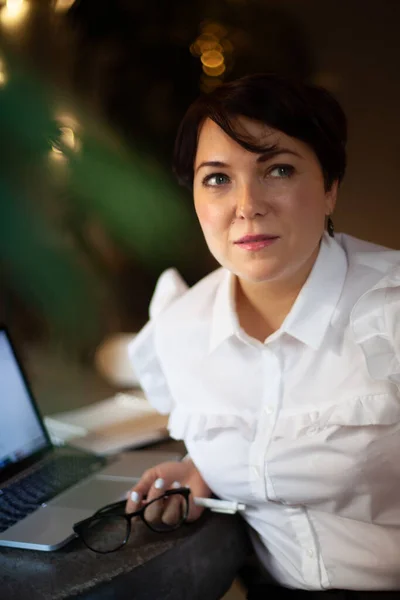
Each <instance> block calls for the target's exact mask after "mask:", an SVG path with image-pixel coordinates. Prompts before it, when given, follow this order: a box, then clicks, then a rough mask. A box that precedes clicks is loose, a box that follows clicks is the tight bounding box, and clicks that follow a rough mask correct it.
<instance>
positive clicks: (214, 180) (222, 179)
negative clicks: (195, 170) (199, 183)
mask: <svg viewBox="0 0 400 600" xmlns="http://www.w3.org/2000/svg"><path fill="white" fill-rule="evenodd" d="M229 181H230V179H229V177H228V175H224V174H223V173H212V174H211V175H207V176H206V177H204V179H203V185H206V186H211V187H217V186H220V185H225V184H226V183H229Z"/></svg>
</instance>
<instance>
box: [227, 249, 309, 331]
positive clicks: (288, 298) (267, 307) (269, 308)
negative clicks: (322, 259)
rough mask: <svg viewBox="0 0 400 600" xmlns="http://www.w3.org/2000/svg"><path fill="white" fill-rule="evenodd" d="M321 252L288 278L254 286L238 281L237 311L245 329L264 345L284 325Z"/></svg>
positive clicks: (241, 324) (252, 283)
mask: <svg viewBox="0 0 400 600" xmlns="http://www.w3.org/2000/svg"><path fill="white" fill-rule="evenodd" d="M317 256H318V252H317V253H316V254H315V255H313V256H312V257H311V259H310V261H308V262H307V264H305V265H303V268H301V269H299V270H298V271H297V272H296V273H295V274H294V275H292V276H291V277H288V278H287V279H279V280H274V281H267V282H264V281H263V282H260V283H254V282H249V281H247V280H243V279H239V278H237V279H236V293H235V301H236V312H237V315H238V318H239V323H240V326H241V327H242V329H243V330H244V331H245V332H246V333H247V334H248V335H250V336H251V337H254V338H256V339H258V340H260V341H261V342H264V340H265V339H266V338H267V337H269V336H270V335H272V334H273V333H274V332H275V331H276V330H277V329H279V327H280V326H281V325H282V323H283V321H284V320H285V318H286V316H287V315H288V314H289V312H290V310H291V308H292V306H293V304H294V303H295V301H296V298H297V296H298V295H299V293H300V290H301V288H302V287H303V285H304V284H305V282H306V281H307V278H308V276H309V274H310V272H311V270H312V268H313V265H314V263H315V260H316V257H317Z"/></svg>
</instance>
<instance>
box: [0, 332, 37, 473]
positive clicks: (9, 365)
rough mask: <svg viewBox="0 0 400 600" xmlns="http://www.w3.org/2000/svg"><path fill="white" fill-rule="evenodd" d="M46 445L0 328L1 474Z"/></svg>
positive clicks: (11, 351)
mask: <svg viewBox="0 0 400 600" xmlns="http://www.w3.org/2000/svg"><path fill="white" fill-rule="evenodd" d="M48 446H49V442H48V439H47V437H46V435H45V433H44V431H43V428H42V425H41V420H40V417H39V416H38V414H37V412H36V408H35V406H34V402H33V400H32V398H31V395H30V392H29V388H28V386H27V385H26V383H25V380H24V377H23V375H22V372H21V370H20V367H19V365H18V362H17V359H16V357H15V354H14V352H13V350H12V347H11V343H10V341H9V339H8V337H7V334H6V333H5V331H4V330H2V329H0V474H1V473H2V472H3V471H4V470H5V469H7V467H10V466H11V465H12V464H15V463H18V462H19V461H21V460H23V459H26V458H27V457H29V456H31V455H33V454H35V453H36V452H38V451H39V450H42V449H45V448H48Z"/></svg>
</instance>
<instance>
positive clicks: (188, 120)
mask: <svg viewBox="0 0 400 600" xmlns="http://www.w3.org/2000/svg"><path fill="white" fill-rule="evenodd" d="M238 116H243V117H248V118H250V119H254V120H257V121H260V122H262V123H265V124H266V125H268V126H270V127H272V128H273V129H277V130H279V131H282V132H283V133H285V134H286V135H288V136H290V137H294V138H297V139H299V140H301V141H302V142H305V143H306V144H308V145H309V146H310V147H311V148H312V150H313V151H314V152H315V154H316V156H317V158H318V160H319V163H320V165H321V169H322V173H323V176H324V181H325V189H326V190H329V189H330V188H331V186H332V184H333V182H334V181H338V182H339V183H340V182H341V181H342V179H343V177H344V174H345V170H346V141H347V121H346V116H345V114H344V112H343V109H342V108H341V106H340V104H339V103H338V101H337V100H336V99H335V98H334V97H333V96H332V95H331V94H330V93H329V92H328V91H327V90H325V89H324V88H321V87H318V86H316V85H311V84H306V83H299V82H294V81H291V80H288V79H284V78H282V77H280V76H278V75H274V74H257V75H248V76H246V77H242V78H240V79H237V80H236V81H232V82H229V83H225V84H223V85H221V86H220V87H218V88H216V89H215V90H214V91H213V92H211V93H210V94H205V95H203V96H200V97H199V98H198V99H197V100H195V101H194V102H193V104H191V106H190V107H189V109H188V111H187V112H186V114H185V116H184V118H183V120H182V122H181V124H180V127H179V129H178V133H177V137H176V141H175V150H174V162H173V167H174V172H175V174H176V176H177V178H178V181H179V183H180V184H182V185H184V186H186V187H188V188H189V189H192V188H193V178H194V162H195V158H196V152H197V144H198V138H199V131H200V127H201V125H202V123H203V122H204V121H205V120H206V119H207V118H209V119H211V120H212V121H214V122H215V123H216V124H217V125H219V126H220V127H221V128H222V129H223V130H224V131H225V133H227V134H228V135H229V136H230V137H231V138H232V139H233V140H235V141H236V142H237V143H238V144H240V145H241V146H243V148H246V150H249V151H250V152H255V153H266V152H268V151H270V150H271V146H267V147H266V146H262V145H261V144H257V141H256V140H254V139H250V138H249V137H246V136H245V135H243V133H242V134H240V133H239V132H238V131H236V130H235V125H234V119H235V118H236V117H238Z"/></svg>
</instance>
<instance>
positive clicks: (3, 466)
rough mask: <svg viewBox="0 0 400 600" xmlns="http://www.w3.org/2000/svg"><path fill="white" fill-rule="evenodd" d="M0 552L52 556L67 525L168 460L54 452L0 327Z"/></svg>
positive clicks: (65, 537)
mask: <svg viewBox="0 0 400 600" xmlns="http://www.w3.org/2000/svg"><path fill="white" fill-rule="evenodd" d="M0 415H1V418H0V546H8V547H15V548H26V549H32V550H45V551H50V550H57V549H58V548H61V547H62V546H64V545H65V544H66V543H67V542H68V541H70V540H71V539H72V538H74V537H75V534H74V532H73V530H72V526H73V524H74V523H76V522H77V521H80V520H82V519H85V518H86V517H89V516H90V515H92V514H93V513H94V512H95V511H96V510H98V509H99V508H101V507H102V506H104V505H106V504H108V503H111V502H116V501H118V500H121V499H123V498H125V496H126V493H127V491H128V490H129V489H130V488H131V487H132V486H133V485H134V484H135V482H137V481H138V479H140V476H141V474H142V473H143V472H144V471H145V470H146V469H148V468H150V467H151V466H153V465H155V464H157V463H159V462H162V461H164V460H179V459H180V458H181V457H180V456H178V455H177V454H176V453H170V452H156V451H147V450H146V451H139V450H136V451H133V452H126V453H122V454H120V455H117V456H116V457H114V458H112V459H105V458H104V457H100V456H96V455H95V454H91V453H89V452H86V451H83V450H80V449H74V448H69V447H67V446H63V447H56V446H54V445H53V444H52V442H51V440H50V437H49V435H48V432H47V430H46V427H45V425H44V422H43V418H42V416H41V415H40V412H39V410H38V406H37V404H36V402H35V399H34V397H33V394H32V391H31V389H30V387H29V385H28V381H27V378H26V375H25V374H24V371H23V368H22V365H21V362H20V361H19V359H18V358H17V354H16V352H15V348H14V347H13V344H12V342H11V339H10V336H9V333H8V332H7V330H6V328H5V327H0Z"/></svg>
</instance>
